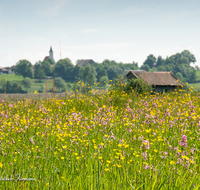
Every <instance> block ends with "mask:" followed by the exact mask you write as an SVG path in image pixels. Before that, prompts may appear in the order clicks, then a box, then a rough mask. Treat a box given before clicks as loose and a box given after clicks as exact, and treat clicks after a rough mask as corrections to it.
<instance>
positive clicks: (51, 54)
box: [49, 47, 55, 62]
mask: <svg viewBox="0 0 200 190" xmlns="http://www.w3.org/2000/svg"><path fill="white" fill-rule="evenodd" d="M49 57H50V58H51V59H52V60H53V61H54V62H55V60H54V58H53V50H52V47H50V51H49Z"/></svg>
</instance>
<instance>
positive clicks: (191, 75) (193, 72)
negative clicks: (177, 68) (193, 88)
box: [188, 69, 197, 83]
mask: <svg viewBox="0 0 200 190" xmlns="http://www.w3.org/2000/svg"><path fill="white" fill-rule="evenodd" d="M196 79H197V73H196V70H194V69H191V70H190V71H189V77H188V82H190V83H194V82H196Z"/></svg>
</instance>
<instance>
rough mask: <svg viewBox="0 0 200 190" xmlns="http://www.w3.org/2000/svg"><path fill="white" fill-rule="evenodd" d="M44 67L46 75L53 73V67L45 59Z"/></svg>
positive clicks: (42, 64)
mask: <svg viewBox="0 0 200 190" xmlns="http://www.w3.org/2000/svg"><path fill="white" fill-rule="evenodd" d="M41 66H42V69H43V71H44V72H45V75H47V76H50V75H51V74H52V68H51V65H50V63H49V62H48V61H43V62H42V63H41Z"/></svg>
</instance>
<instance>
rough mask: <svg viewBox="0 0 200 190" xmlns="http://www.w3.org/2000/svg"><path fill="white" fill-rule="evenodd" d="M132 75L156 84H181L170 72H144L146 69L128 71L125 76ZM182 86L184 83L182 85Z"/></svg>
mask: <svg viewBox="0 0 200 190" xmlns="http://www.w3.org/2000/svg"><path fill="white" fill-rule="evenodd" d="M129 75H133V76H134V77H135V78H138V77H140V78H142V79H143V80H144V81H146V82H147V83H148V84H151V85H156V86H181V85H183V84H182V83H181V82H180V81H178V78H177V77H176V76H174V75H173V74H172V73H171V72H146V71H135V70H131V71H129V72H128V73H127V74H126V76H129ZM183 86H184V85H183Z"/></svg>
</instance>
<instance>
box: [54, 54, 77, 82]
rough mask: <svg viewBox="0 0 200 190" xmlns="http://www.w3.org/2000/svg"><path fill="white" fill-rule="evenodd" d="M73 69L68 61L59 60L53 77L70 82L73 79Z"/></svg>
mask: <svg viewBox="0 0 200 190" xmlns="http://www.w3.org/2000/svg"><path fill="white" fill-rule="evenodd" d="M73 68H74V65H73V64H72V63H71V61H70V59H68V58H66V59H60V60H59V61H58V62H57V63H56V65H55V69H54V75H55V76H59V77H62V78H63V79H64V80H65V81H69V82H70V81H71V80H72V79H73Z"/></svg>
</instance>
